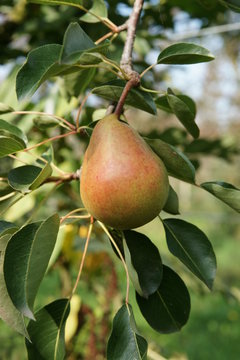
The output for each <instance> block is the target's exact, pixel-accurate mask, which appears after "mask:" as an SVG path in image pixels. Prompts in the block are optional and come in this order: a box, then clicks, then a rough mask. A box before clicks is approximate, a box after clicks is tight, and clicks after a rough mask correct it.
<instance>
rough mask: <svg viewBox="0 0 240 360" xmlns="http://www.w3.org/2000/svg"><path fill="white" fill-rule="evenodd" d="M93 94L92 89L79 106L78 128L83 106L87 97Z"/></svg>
mask: <svg viewBox="0 0 240 360" xmlns="http://www.w3.org/2000/svg"><path fill="white" fill-rule="evenodd" d="M91 94H92V92H91V91H90V92H89V93H88V94H87V95H86V96H85V98H84V99H83V101H82V102H81V105H80V106H79V109H78V113H77V117H76V128H77V129H78V128H79V120H80V114H81V111H82V108H83V106H84V105H85V103H86V101H87V99H88V98H89V96H90V95H91Z"/></svg>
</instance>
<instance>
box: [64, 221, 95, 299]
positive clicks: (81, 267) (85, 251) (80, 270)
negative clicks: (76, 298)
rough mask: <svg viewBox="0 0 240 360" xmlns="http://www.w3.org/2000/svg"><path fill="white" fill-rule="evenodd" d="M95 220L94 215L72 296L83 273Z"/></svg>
mask: <svg viewBox="0 0 240 360" xmlns="http://www.w3.org/2000/svg"><path fill="white" fill-rule="evenodd" d="M93 221H94V220H93V217H91V222H90V225H89V229H88V234H87V239H86V243H85V246H84V250H83V255H82V260H81V264H80V267H79V271H78V275H77V280H76V282H75V284H74V287H73V289H72V293H71V296H70V298H72V296H73V295H74V293H75V291H76V289H77V286H78V283H79V280H80V277H81V274H82V269H83V264H84V261H85V257H86V254H87V249H88V244H89V240H90V237H91V233H92V228H93Z"/></svg>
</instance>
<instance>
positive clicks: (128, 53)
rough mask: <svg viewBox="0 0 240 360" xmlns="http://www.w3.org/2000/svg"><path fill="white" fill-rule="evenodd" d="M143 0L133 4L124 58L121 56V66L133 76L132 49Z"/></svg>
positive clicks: (137, 0)
mask: <svg viewBox="0 0 240 360" xmlns="http://www.w3.org/2000/svg"><path fill="white" fill-rule="evenodd" d="M143 2H144V1H143V0H135V2H134V5H133V11H132V13H131V15H130V17H129V20H128V30H127V39H126V42H125V45H124V49H123V53H122V58H121V62H120V65H121V68H122V69H123V70H124V71H125V73H126V74H127V75H128V76H129V78H131V77H132V73H133V67H132V51H133V44H134V40H135V36H136V28H137V23H138V19H139V17H140V13H141V10H142V7H143Z"/></svg>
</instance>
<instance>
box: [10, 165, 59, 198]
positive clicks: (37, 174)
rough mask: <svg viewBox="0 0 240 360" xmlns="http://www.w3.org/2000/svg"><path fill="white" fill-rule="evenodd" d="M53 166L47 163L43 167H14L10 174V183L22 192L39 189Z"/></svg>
mask: <svg viewBox="0 0 240 360" xmlns="http://www.w3.org/2000/svg"><path fill="white" fill-rule="evenodd" d="M51 174H52V168H51V166H50V165H49V164H45V166H44V167H43V168H41V167H38V166H34V165H24V166H19V167H17V168H15V169H12V170H11V171H10V172H9V174H8V182H9V185H10V186H11V187H12V188H13V189H15V190H17V191H21V192H22V193H26V192H29V191H31V190H35V189H37V188H38V187H39V186H40V185H41V184H42V183H43V182H44V181H45V180H46V179H47V178H48V177H49V176H50V175H51Z"/></svg>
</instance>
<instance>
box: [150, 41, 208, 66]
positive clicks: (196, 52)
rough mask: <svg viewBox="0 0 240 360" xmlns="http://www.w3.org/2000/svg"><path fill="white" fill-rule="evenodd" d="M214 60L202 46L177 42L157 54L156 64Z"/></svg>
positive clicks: (193, 62)
mask: <svg viewBox="0 0 240 360" xmlns="http://www.w3.org/2000/svg"><path fill="white" fill-rule="evenodd" d="M212 60H214V56H213V55H212V54H211V53H210V52H209V51H208V50H207V49H205V48H204V47H202V46H199V45H196V44H191V43H177V44H173V45H170V46H168V47H167V48H165V49H164V50H163V51H162V52H161V53H160V55H159V56H158V59H157V63H158V64H175V65H183V64H196V63H202V62H207V61H212Z"/></svg>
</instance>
